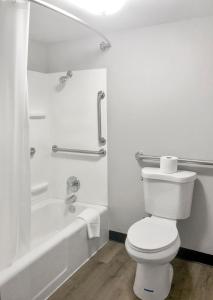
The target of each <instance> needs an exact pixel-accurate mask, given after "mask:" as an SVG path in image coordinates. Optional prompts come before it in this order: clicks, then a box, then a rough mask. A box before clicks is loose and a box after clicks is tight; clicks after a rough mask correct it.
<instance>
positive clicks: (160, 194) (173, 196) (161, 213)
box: [125, 168, 197, 300]
mask: <svg viewBox="0 0 213 300" xmlns="http://www.w3.org/2000/svg"><path fill="white" fill-rule="evenodd" d="M141 173H142V174H141V175H142V178H143V194H144V204H145V211H146V212H147V213H148V214H150V215H151V217H147V218H144V219H142V220H140V221H139V222H136V223H135V224H133V225H132V226H131V227H130V228H129V230H128V233H127V239H126V243H125V245H126V250H127V252H128V254H129V255H130V257H131V258H132V259H134V260H135V261H136V262H137V269H136V275H135V282H134V286H133V290H134V293H135V294H136V296H138V298H140V299H143V300H164V299H166V298H167V296H168V294H169V292H170V288H171V282H172V277H173V268H172V265H171V264H170V262H171V261H172V260H173V259H174V258H175V256H176V255H177V252H178V249H179V247H180V237H179V234H178V230H177V227H176V222H177V220H181V219H186V218H188V217H189V216H190V213H191V205H192V198H193V197H192V196H193V189H194V182H195V180H196V178H197V175H196V173H194V172H190V171H184V170H180V171H179V170H177V172H175V173H164V172H162V170H161V169H160V168H142V172H141Z"/></svg>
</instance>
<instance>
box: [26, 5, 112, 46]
mask: <svg viewBox="0 0 213 300" xmlns="http://www.w3.org/2000/svg"><path fill="white" fill-rule="evenodd" d="M29 1H30V2H32V3H35V4H38V5H40V6H43V7H46V8H48V9H50V10H52V11H54V12H57V13H59V14H61V15H63V16H65V17H67V18H69V19H71V20H73V21H74V22H76V23H78V24H81V25H82V26H84V27H86V28H88V29H89V30H91V31H93V32H95V33H96V34H97V35H99V36H100V37H101V38H102V39H103V41H102V42H101V43H100V49H101V50H102V51H105V50H107V49H109V48H110V47H111V46H112V45H111V43H110V41H109V39H108V38H107V37H106V36H105V35H104V34H103V33H102V32H100V31H99V30H97V29H96V28H94V27H92V26H91V25H89V24H88V23H87V22H85V21H84V20H82V19H80V18H79V17H76V16H75V15H73V14H72V13H70V12H68V11H66V10H64V9H61V8H59V7H57V6H55V5H53V4H50V3H47V2H45V1H43V0H29Z"/></svg>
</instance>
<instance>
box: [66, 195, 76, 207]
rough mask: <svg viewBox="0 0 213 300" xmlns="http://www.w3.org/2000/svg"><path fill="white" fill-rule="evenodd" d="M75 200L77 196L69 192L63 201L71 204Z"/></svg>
mask: <svg viewBox="0 0 213 300" xmlns="http://www.w3.org/2000/svg"><path fill="white" fill-rule="evenodd" d="M76 200H77V196H76V195H75V194H70V195H67V197H66V198H65V203H66V205H71V204H73V203H74V202H76Z"/></svg>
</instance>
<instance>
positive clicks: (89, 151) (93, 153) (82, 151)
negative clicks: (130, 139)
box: [52, 145, 106, 156]
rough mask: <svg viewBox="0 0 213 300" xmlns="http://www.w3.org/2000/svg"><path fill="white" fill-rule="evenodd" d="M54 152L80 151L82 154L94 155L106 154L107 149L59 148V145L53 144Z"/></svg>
mask: <svg viewBox="0 0 213 300" xmlns="http://www.w3.org/2000/svg"><path fill="white" fill-rule="evenodd" d="M52 151H53V152H55V153H56V152H68V153H80V154H92V155H100V156H105V155H106V150H105V149H103V148H101V149H100V150H98V151H95V150H82V149H69V148H59V147H58V146H57V145H53V146H52Z"/></svg>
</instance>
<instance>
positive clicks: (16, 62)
mask: <svg viewBox="0 0 213 300" xmlns="http://www.w3.org/2000/svg"><path fill="white" fill-rule="evenodd" d="M29 9H30V7H29V3H28V1H26V0H0V270H1V269H3V268H5V267H6V266H8V265H10V264H11V263H12V262H13V261H14V259H15V258H16V257H17V256H20V255H22V254H23V253H24V252H26V251H27V250H28V247H29V242H30V154H29V126H28V103H27V57H28V35H29Z"/></svg>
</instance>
